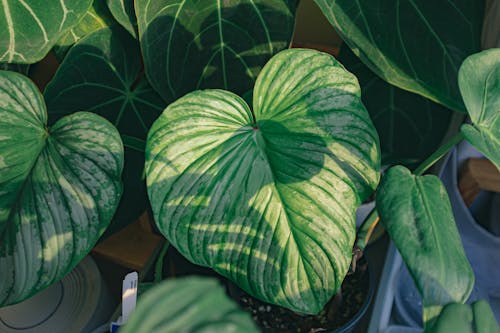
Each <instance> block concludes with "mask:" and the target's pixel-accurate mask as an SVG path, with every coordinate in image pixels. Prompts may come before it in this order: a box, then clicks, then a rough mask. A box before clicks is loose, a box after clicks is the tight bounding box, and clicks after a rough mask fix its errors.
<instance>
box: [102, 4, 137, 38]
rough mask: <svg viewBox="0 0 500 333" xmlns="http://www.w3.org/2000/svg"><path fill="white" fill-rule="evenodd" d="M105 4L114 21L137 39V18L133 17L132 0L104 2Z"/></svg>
mask: <svg viewBox="0 0 500 333" xmlns="http://www.w3.org/2000/svg"><path fill="white" fill-rule="evenodd" d="M101 1H102V0H101ZM106 3H107V5H108V8H109V11H110V12H111V14H112V15H113V17H114V18H115V20H116V21H118V23H120V24H121V25H122V27H124V28H125V29H126V30H127V31H128V32H129V33H130V34H131V35H132V36H133V37H134V38H136V39H137V36H138V35H137V18H136V16H135V9H134V0H106Z"/></svg>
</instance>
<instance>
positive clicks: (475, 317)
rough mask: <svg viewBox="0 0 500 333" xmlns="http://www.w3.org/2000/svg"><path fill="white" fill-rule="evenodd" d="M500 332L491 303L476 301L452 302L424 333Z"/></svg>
mask: <svg viewBox="0 0 500 333" xmlns="http://www.w3.org/2000/svg"><path fill="white" fill-rule="evenodd" d="M450 332H454V333H500V328H499V327H498V324H497V321H496V319H495V315H494V314H493V311H492V310H491V307H490V306H489V304H488V303H487V302H486V301H484V300H480V301H476V302H474V303H473V304H472V305H468V304H459V303H451V304H448V305H446V306H445V307H444V308H443V311H441V314H440V315H439V317H438V318H437V320H436V322H435V324H434V325H433V326H432V327H426V329H425V330H424V333H450Z"/></svg>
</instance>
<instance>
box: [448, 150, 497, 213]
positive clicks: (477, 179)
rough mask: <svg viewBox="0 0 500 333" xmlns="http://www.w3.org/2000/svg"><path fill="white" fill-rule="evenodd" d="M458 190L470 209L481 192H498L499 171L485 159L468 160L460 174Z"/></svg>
mask: <svg viewBox="0 0 500 333" xmlns="http://www.w3.org/2000/svg"><path fill="white" fill-rule="evenodd" d="M458 189H459V191H460V194H461V195H462V198H463V200H464V203H465V204H466V205H467V207H470V206H471V205H472V203H473V202H474V200H475V199H476V197H477V196H478V194H479V192H480V191H481V190H485V191H492V192H500V171H498V169H497V168H496V167H495V165H494V164H493V163H492V162H490V161H489V160H487V159H484V158H470V159H468V160H467V161H466V162H465V164H464V166H463V168H462V170H461V172H460V177H459V181H458Z"/></svg>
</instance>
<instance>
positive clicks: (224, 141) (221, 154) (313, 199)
mask: <svg viewBox="0 0 500 333" xmlns="http://www.w3.org/2000/svg"><path fill="white" fill-rule="evenodd" d="M359 94H360V91H359V86H358V83H357V80H356V78H355V77H354V76H353V75H352V74H350V73H349V72H347V71H346V70H345V69H344V68H343V67H342V65H341V64H340V63H338V62H337V61H336V60H335V59H334V58H333V57H331V56H329V55H327V54H324V53H320V52H318V51H313V50H301V49H293V50H286V51H282V52H281V53H279V54H278V55H276V56H275V57H274V58H272V59H271V60H270V61H269V62H268V63H267V64H266V66H265V67H264V69H263V70H262V72H261V74H260V75H259V78H258V79H257V83H256V86H255V89H254V95H253V107H254V114H252V112H251V111H250V108H249V107H248V105H247V104H246V102H245V101H244V100H243V99H242V98H240V97H238V96H237V95H235V94H233V93H230V92H227V91H222V90H204V91H197V92H193V93H190V94H188V95H186V96H184V97H183V98H181V99H179V100H177V101H176V102H175V103H173V104H170V105H169V106H168V107H167V109H166V110H165V112H164V113H163V114H162V115H161V116H160V118H159V119H158V120H157V121H156V122H155V124H154V125H153V127H152V128H151V131H150V133H149V136H148V141H147V146H146V161H147V164H146V175H147V184H148V192H149V197H150V201H151V205H152V208H153V212H154V217H155V220H156V222H157V225H158V227H159V229H160V230H161V232H162V233H163V234H164V235H165V236H166V237H167V239H168V240H169V241H170V242H171V244H172V245H173V246H175V247H176V248H177V249H178V250H180V252H181V253H182V254H183V255H184V256H186V257H187V258H188V259H189V260H191V261H193V262H195V263H197V264H200V265H203V266H210V267H212V268H214V269H215V270H216V271H217V272H219V273H221V274H222V275H224V276H227V277H228V278H230V279H231V280H233V281H234V282H236V283H237V284H238V285H239V286H240V287H242V288H243V289H244V290H246V291H247V292H249V293H250V294H252V295H254V296H256V297H258V298H261V299H263V300H265V301H267V302H270V303H274V304H278V305H282V306H285V307H288V308H291V309H293V310H296V311H300V312H306V313H317V312H319V311H320V310H321V309H322V307H323V306H324V305H325V303H326V302H327V301H328V300H329V299H330V298H331V297H332V295H333V294H334V293H335V292H336V291H337V290H338V288H339V287H340V285H341V283H342V281H343V279H344V277H345V274H346V273H347V270H348V268H349V264H350V262H351V255H352V246H353V243H354V237H355V222H354V212H355V210H356V208H357V206H358V205H359V204H360V203H361V202H362V201H363V200H364V199H366V198H367V197H368V196H369V195H370V194H371V193H372V192H373V190H374V189H375V187H376V186H377V182H378V177H379V173H378V170H379V163H380V161H379V148H378V138H377V134H376V132H375V129H374V128H373V125H372V123H371V121H370V118H369V116H368V113H367V112H366V110H365V108H364V107H363V105H362V103H361V99H360V96H359ZM254 118H255V120H254Z"/></svg>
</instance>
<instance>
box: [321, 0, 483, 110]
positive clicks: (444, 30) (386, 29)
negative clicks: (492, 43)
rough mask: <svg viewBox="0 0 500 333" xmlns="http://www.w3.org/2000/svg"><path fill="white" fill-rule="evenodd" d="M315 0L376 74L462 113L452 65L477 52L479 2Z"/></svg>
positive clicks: (355, 51) (481, 9)
mask: <svg viewBox="0 0 500 333" xmlns="http://www.w3.org/2000/svg"><path fill="white" fill-rule="evenodd" d="M315 2H316V3H317V4H318V6H319V7H320V8H321V10H322V11H323V13H324V14H325V16H326V17H327V18H328V20H329V21H330V23H331V24H332V25H333V26H334V27H335V29H336V30H337V32H338V33H339V34H340V35H341V36H342V39H343V40H344V41H345V42H346V43H347V44H348V45H349V47H350V48H351V49H352V50H353V51H354V53H356V55H357V56H359V57H360V59H361V60H362V61H363V63H365V64H366V65H367V66H368V67H369V68H370V69H371V70H372V71H374V72H375V73H377V75H379V76H380V77H382V78H383V79H384V80H386V81H387V82H389V83H391V84H393V85H395V86H397V87H399V88H402V89H405V90H408V91H410V92H414V93H417V94H420V95H422V96H424V97H426V98H428V99H430V100H432V101H434V102H437V103H440V104H443V105H444V106H446V107H448V108H450V109H452V110H454V111H459V112H465V111H466V110H465V107H464V104H463V102H462V99H461V98H460V92H459V89H458V85H457V77H458V68H459V67H460V64H461V63H462V61H463V60H464V59H465V58H466V57H467V56H469V55H471V54H473V53H476V52H478V51H479V50H480V43H481V29H482V25H483V12H484V0H477V1H471V0H453V1H450V0H433V1H428V0H395V1H387V0H357V1H353V0H315Z"/></svg>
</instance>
